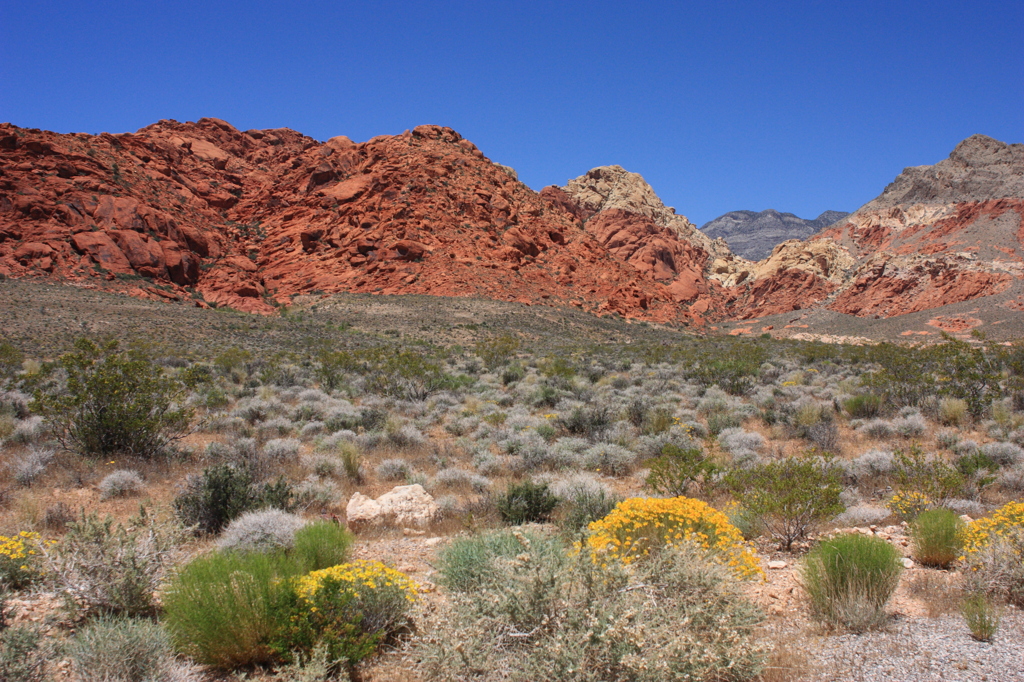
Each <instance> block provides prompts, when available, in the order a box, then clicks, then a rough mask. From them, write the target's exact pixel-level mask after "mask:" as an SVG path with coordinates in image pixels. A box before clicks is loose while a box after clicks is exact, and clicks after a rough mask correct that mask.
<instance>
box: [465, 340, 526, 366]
mask: <svg viewBox="0 0 1024 682" xmlns="http://www.w3.org/2000/svg"><path fill="white" fill-rule="evenodd" d="M520 345H521V342H520V340H519V339H517V338H516V337H514V336H512V335H511V334H502V335H501V336H495V337H493V338H490V339H484V340H480V341H477V342H476V346H475V347H474V349H473V350H474V351H475V352H476V355H477V357H479V358H480V359H481V360H483V361H484V366H485V367H487V369H488V370H492V371H493V370H495V369H497V368H498V367H500V366H501V365H503V364H505V363H506V362H508V361H509V360H510V359H511V358H512V357H514V356H515V354H516V351H517V350H519V347H520Z"/></svg>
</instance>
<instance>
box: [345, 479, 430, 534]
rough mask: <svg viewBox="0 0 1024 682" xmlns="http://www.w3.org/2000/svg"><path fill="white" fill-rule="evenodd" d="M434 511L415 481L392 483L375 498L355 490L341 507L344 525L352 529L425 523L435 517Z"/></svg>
mask: <svg viewBox="0 0 1024 682" xmlns="http://www.w3.org/2000/svg"><path fill="white" fill-rule="evenodd" d="M438 511H439V509H438V506H437V503H436V502H434V498H433V497H431V495H430V493H428V492H427V491H426V490H424V489H423V486H421V485H419V484H418V483H417V484H413V485H400V486H396V487H395V488H392V489H391V492H388V493H384V494H383V495H381V496H380V497H378V498H377V499H376V500H374V499H372V498H370V497H367V496H366V495H363V494H362V493H358V492H357V493H354V494H353V495H352V497H351V498H349V501H348V505H347V506H346V507H345V515H346V516H347V517H348V525H349V526H351V527H353V528H357V527H360V526H364V527H365V526H374V525H384V524H392V525H396V526H425V525H427V524H428V523H430V522H431V521H433V520H434V519H435V518H436V517H437V514H438Z"/></svg>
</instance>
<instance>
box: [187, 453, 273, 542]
mask: <svg viewBox="0 0 1024 682" xmlns="http://www.w3.org/2000/svg"><path fill="white" fill-rule="evenodd" d="M291 496H292V491H291V486H289V485H288V483H287V482H286V481H285V480H284V479H278V481H276V482H275V483H259V484H257V483H255V482H254V481H253V476H252V474H251V473H250V472H249V470H248V469H246V468H243V467H235V466H232V465H230V464H217V465H215V466H212V467H207V468H206V469H204V470H203V473H202V474H201V475H199V476H190V477H189V478H188V480H187V482H186V485H185V490H184V491H183V492H182V493H181V494H180V495H178V496H177V497H176V498H175V499H174V509H175V512H176V514H177V516H178V518H179V519H181V522H182V523H183V524H184V525H186V526H192V527H195V528H196V530H197V531H198V532H200V533H219V532H220V531H221V529H222V528H224V527H225V526H226V525H228V523H230V522H231V520H232V519H235V518H237V517H238V516H241V515H242V514H244V513H245V512H247V511H253V510H256V509H261V508H264V507H277V508H279V509H285V510H286V511H287V510H288V509H290V508H291Z"/></svg>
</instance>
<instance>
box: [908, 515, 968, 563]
mask: <svg viewBox="0 0 1024 682" xmlns="http://www.w3.org/2000/svg"><path fill="white" fill-rule="evenodd" d="M963 526H964V523H963V521H961V520H960V518H959V517H958V516H957V515H956V514H955V513H953V512H952V511H950V510H949V509H929V510H928V511H924V512H921V514H919V515H918V517H917V518H916V519H914V522H913V523H911V524H910V537H911V539H912V541H913V547H914V558H915V559H916V560H917V561H918V563H920V564H923V565H924V566H934V567H936V568H948V567H949V565H950V564H952V563H953V562H954V561H956V559H957V557H959V556H960V555H961V554H962V553H963V546H964V543H963V538H962V537H961V533H962V532H963Z"/></svg>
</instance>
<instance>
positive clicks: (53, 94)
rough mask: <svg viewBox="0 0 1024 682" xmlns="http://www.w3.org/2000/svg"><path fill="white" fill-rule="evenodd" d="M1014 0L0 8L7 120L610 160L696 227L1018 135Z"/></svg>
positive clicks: (817, 207)
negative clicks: (274, 133)
mask: <svg viewBox="0 0 1024 682" xmlns="http://www.w3.org/2000/svg"><path fill="white" fill-rule="evenodd" d="M1022 27H1024V3H1022V2H1020V1H1019V0H1012V1H1006V2H959V3H948V2H928V3H925V2H916V1H904V2H892V1H891V0H889V1H888V2H834V1H833V2H789V3H777V2H775V3H772V2H728V1H720V2H706V3H705V2H633V3H623V2H601V1H592V2H586V3H577V2H560V3H535V2H524V1H519V2H502V1H495V2H488V1H486V0H485V1H483V2H480V1H477V2H448V3H431V2H419V3H409V2H360V3H352V2H332V3H321V2H293V3H270V2H259V1H250V2H245V3H242V2H216V1H208V2H202V3H193V2H141V3H140V2H132V3H128V2H101V1H95V2H72V1H70V0H67V1H65V2H47V1H35V2H27V1H26V0H0V120H3V121H10V122H12V123H15V124H17V125H20V126H25V127H33V128H45V129H49V130H56V131H59V132H72V131H74V132H79V131H81V132H90V133H98V132H101V131H109V132H125V131H134V130H136V129H138V128H140V127H142V126H145V125H147V124H149V123H152V122H154V121H157V120H159V119H162V118H173V119H177V120H179V121H186V120H196V119H198V118H200V117H203V116H216V117H219V118H223V119H225V120H227V121H228V122H230V123H232V124H233V125H235V126H236V127H238V128H240V129H248V128H273V127H289V128H293V129H295V130H298V131H300V132H303V133H305V134H307V135H310V136H312V137H315V138H317V139H321V140H324V139H327V138H329V137H332V136H334V135H348V136H349V137H351V138H352V139H354V140H356V141H361V140H366V139H368V138H370V137H373V136H375V135H381V134H394V133H400V132H402V131H403V130H405V129H407V128H412V127H414V126H416V125H418V124H421V123H438V124H442V125H448V126H451V127H452V128H455V129H456V130H458V131H459V132H460V133H462V135H463V136H465V137H467V138H469V139H470V140H472V141H473V142H475V143H476V144H477V145H478V146H479V147H480V148H481V149H482V150H483V152H484V153H485V154H487V155H488V156H489V157H490V158H491V159H493V160H494V161H497V162H499V163H504V164H507V165H510V166H512V167H514V168H516V170H517V171H518V172H519V176H520V179H522V180H523V181H524V182H525V183H526V184H528V185H529V186H531V187H533V188H534V189H540V188H541V187H543V186H544V185H548V184H563V183H564V182H565V181H566V180H568V179H569V178H571V177H575V176H577V175H580V174H582V173H584V172H585V171H587V170H588V169H590V168H592V167H594V166H599V165H605V164H619V165H622V166H624V167H626V168H627V169H629V170H632V171H636V172H638V173H641V174H642V175H643V176H644V177H645V178H646V179H647V180H648V182H650V183H651V185H652V186H653V187H654V189H655V190H656V191H657V192H658V193H659V195H660V196H661V197H662V198H663V199H664V200H665V202H666V203H667V204H669V205H671V206H674V207H675V208H676V210H677V211H678V212H679V213H682V214H684V215H687V216H689V217H690V219H691V220H693V221H694V222H696V223H697V224H701V223H704V222H706V221H708V220H710V219H712V218H714V217H716V216H718V215H720V214H722V213H725V212H726V211H731V210H738V209H751V210H762V209H765V208H775V209H778V210H782V211H790V212H793V213H796V214H797V215H799V216H801V217H806V218H813V217H815V216H817V215H818V213H820V212H821V211H824V210H826V209H836V210H848V211H852V210H854V209H855V208H857V207H858V206H860V205H861V204H863V203H865V202H867V201H869V200H870V199H872V198H874V197H875V196H876V195H878V194H879V193H880V192H881V191H882V189H883V188H884V187H885V185H886V184H887V183H888V182H890V181H891V180H892V179H893V178H894V177H895V176H896V175H897V174H898V173H899V172H900V170H901V169H902V168H903V167H904V166H911V165H920V164H930V163H935V162H937V161H939V160H941V159H943V158H945V157H946V156H947V155H948V154H949V152H950V151H951V150H952V149H953V147H954V146H955V145H956V143H957V142H959V141H960V140H961V139H963V138H965V137H967V136H969V135H972V134H974V133H984V134H987V135H991V136H992V137H996V138H998V139H1001V140H1004V141H1006V142H1024V40H1022V35H1024V32H1022V31H1024V29H1022Z"/></svg>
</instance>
